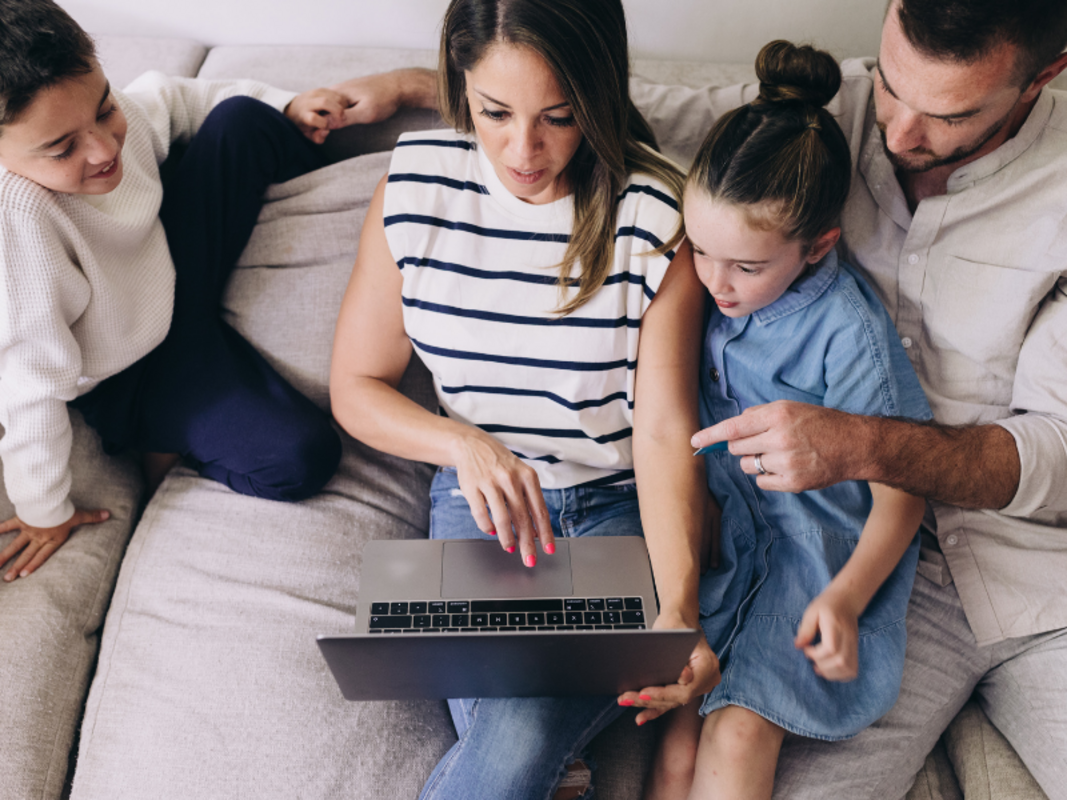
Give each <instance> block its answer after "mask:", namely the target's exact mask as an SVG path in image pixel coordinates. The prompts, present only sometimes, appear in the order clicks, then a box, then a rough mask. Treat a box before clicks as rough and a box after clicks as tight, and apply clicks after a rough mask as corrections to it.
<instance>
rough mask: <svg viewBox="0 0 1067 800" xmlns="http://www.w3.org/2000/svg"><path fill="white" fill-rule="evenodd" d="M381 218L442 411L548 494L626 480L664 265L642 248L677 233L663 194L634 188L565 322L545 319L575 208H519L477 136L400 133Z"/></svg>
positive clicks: (637, 181) (648, 184)
mask: <svg viewBox="0 0 1067 800" xmlns="http://www.w3.org/2000/svg"><path fill="white" fill-rule="evenodd" d="M384 214H385V232H386V238H387V240H388V243H389V248H390V250H391V251H392V254H393V258H394V259H395V260H396V262H397V265H398V266H399V267H400V269H401V271H402V273H403V304H404V328H405V331H406V332H407V335H408V336H409V337H410V339H411V342H412V345H413V346H414V348H415V350H416V352H417V353H418V354H419V356H420V358H422V360H423V362H424V363H425V364H426V366H427V367H428V368H429V370H430V372H431V373H432V374H433V379H434V387H435V389H436V391H437V398H438V401H439V402H440V406H441V413H442V414H444V415H446V416H448V417H450V418H451V419H454V420H458V421H460V422H464V423H467V424H470V425H476V426H477V427H479V428H481V429H482V430H484V431H486V432H487V433H490V434H492V435H493V436H494V437H496V438H497V439H498V440H499V441H501V442H503V443H504V445H505V446H507V447H508V448H509V449H510V450H511V451H512V452H513V453H515V455H517V456H518V457H519V458H521V459H523V461H525V462H526V463H527V464H529V465H530V466H531V467H533V468H534V469H535V470H536V472H537V474H538V477H539V479H540V481H541V485H542V486H543V487H544V488H546V489H561V488H568V487H572V486H578V485H606V484H612V483H625V482H630V481H633V477H634V472H633V454H632V446H631V445H632V426H633V403H634V376H635V372H636V368H637V344H638V335H639V329H640V325H641V317H642V315H643V314H644V312H645V310H646V309H647V308H648V306H649V304H650V303H651V302H652V299H653V298H654V297H655V295H656V291H657V290H658V288H659V285H660V282H661V281H662V280H663V276H664V274H665V273H666V271H667V267H668V266H669V265H670V261H671V259H672V258H673V257H674V252H673V251H671V252H669V253H667V254H666V255H652V254H651V251H652V250H654V249H655V248H656V247H658V246H659V245H660V244H662V242H664V241H667V240H669V239H670V237H671V235H672V234H673V233H674V231H675V230H676V229H677V227H678V225H679V222H680V214H679V208H678V204H677V202H676V201H675V200H674V198H673V197H672V196H671V194H670V191H669V190H668V189H667V187H666V186H664V185H663V184H662V183H660V182H659V181H656V180H654V179H653V178H651V177H650V176H646V175H633V176H631V177H630V179H629V180H628V181H627V184H626V186H625V188H624V191H623V193H622V197H621V201H620V203H619V206H618V212H617V218H616V232H615V256H614V262H613V264H612V267H611V273H610V275H609V277H608V279H607V281H606V282H605V284H604V286H602V287H601V289H600V290H599V291H598V292H597V293H596V294H595V295H594V296H593V297H592V298H591V299H590V300H589V302H587V303H586V304H585V305H583V306H582V307H581V308H579V309H578V310H577V311H575V312H573V313H571V314H569V315H567V316H560V315H559V314H558V313H556V311H555V310H556V309H557V308H559V307H560V306H561V305H562V302H561V297H562V296H561V293H560V287H559V283H558V275H559V264H560V263H561V262H562V261H563V256H564V253H565V252H566V248H567V243H568V241H569V238H570V231H571V229H572V227H573V202H572V198H571V197H569V196H568V197H566V198H563V199H561V200H557V201H556V202H553V203H547V204H544V205H531V204H529V203H526V202H523V201H522V200H519V199H518V198H517V197H515V196H514V195H512V194H511V193H510V192H509V191H508V190H507V189H506V188H505V187H504V186H503V184H502V183H501V182H500V180H499V178H498V177H497V175H496V173H495V171H494V170H493V167H492V164H491V163H490V162H489V160H488V159H487V158H486V156H485V155H484V154H483V153H482V152H481V150H480V148H479V147H478V146H477V139H476V138H475V137H474V136H473V135H465V134H459V133H456V132H454V131H431V132H424V133H409V134H406V135H404V136H402V137H401V138H400V141H399V142H398V143H397V147H396V151H395V153H394V156H393V160H392V164H391V166H390V170H389V182H388V186H387V188H386V192H385V211H384ZM567 291H568V292H573V291H575V289H573V288H571V289H568V290H567Z"/></svg>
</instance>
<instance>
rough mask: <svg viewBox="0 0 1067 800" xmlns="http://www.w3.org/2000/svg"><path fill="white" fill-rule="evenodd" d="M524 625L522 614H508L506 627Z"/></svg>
mask: <svg viewBox="0 0 1067 800" xmlns="http://www.w3.org/2000/svg"><path fill="white" fill-rule="evenodd" d="M525 624H526V615H525V614H522V613H519V614H508V625H525Z"/></svg>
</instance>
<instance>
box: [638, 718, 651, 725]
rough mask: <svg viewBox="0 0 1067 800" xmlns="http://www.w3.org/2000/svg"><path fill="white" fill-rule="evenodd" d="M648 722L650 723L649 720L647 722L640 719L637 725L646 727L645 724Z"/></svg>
mask: <svg viewBox="0 0 1067 800" xmlns="http://www.w3.org/2000/svg"><path fill="white" fill-rule="evenodd" d="M646 722H648V720H645V719H639V720H637V724H638V725H644V724H645V723H646Z"/></svg>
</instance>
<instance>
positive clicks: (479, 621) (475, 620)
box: [471, 614, 489, 628]
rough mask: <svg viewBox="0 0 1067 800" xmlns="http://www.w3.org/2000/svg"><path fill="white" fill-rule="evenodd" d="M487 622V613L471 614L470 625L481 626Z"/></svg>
mask: <svg viewBox="0 0 1067 800" xmlns="http://www.w3.org/2000/svg"><path fill="white" fill-rule="evenodd" d="M488 624H489V615H488V614H471V625H473V626H474V627H476V628H479V627H483V626H485V625H488Z"/></svg>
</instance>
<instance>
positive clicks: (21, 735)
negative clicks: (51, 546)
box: [0, 411, 141, 798]
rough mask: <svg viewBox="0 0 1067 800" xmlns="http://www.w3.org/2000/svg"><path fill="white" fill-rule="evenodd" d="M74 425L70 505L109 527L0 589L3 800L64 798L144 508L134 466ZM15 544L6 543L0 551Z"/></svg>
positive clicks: (2, 503)
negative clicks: (104, 632)
mask: <svg viewBox="0 0 1067 800" xmlns="http://www.w3.org/2000/svg"><path fill="white" fill-rule="evenodd" d="M71 423H72V426H73V428H74V444H73V448H72V452H71V463H72V464H73V465H74V483H73V486H72V488H71V498H72V499H73V500H74V504H75V505H76V506H77V507H78V508H85V509H93V508H106V509H108V510H109V511H110V512H111V518H110V519H109V520H108V521H107V522H103V523H100V524H98V525H90V526H85V527H83V528H80V529H78V530H76V531H75V532H74V533H73V534H72V535H71V537H70V539H68V540H67V542H66V544H64V545H63V546H62V547H60V548H59V550H57V551H56V552H55V553H54V554H53V555H52V557H51V558H49V559H48V561H46V562H45V563H44V564H43V565H42V566H41V567H40V568H39V569H38V570H37V571H36V572H34V573H33V574H32V575H29V576H27V577H25V578H17V579H16V580H15V581H13V582H11V583H0V686H2V687H3V688H2V690H0V691H2V694H0V719H2V720H3V722H2V724H0V764H2V765H3V768H2V769H3V777H2V778H0V785H2V786H3V789H2V791H0V795H3V796H4V797H11V798H22V797H33V798H52V797H58V796H59V795H60V793H61V792H62V790H63V786H64V782H65V781H66V778H67V771H68V766H69V755H70V750H71V745H72V743H73V741H74V738H75V733H76V731H77V729H78V723H79V721H80V720H81V716H82V709H83V707H84V704H85V694H86V692H87V691H88V688H89V679H90V677H91V676H92V668H93V663H94V661H95V660H96V654H97V649H98V647H99V644H100V639H99V637H100V627H101V625H102V624H103V622H104V612H105V611H106V610H107V606H108V601H109V600H110V599H111V590H112V588H113V587H114V585H115V576H116V575H117V573H118V568H119V562H120V560H121V559H122V554H123V551H124V550H125V547H126V542H127V541H128V539H129V537H130V533H131V531H132V530H133V520H134V519H135V517H136V514H137V511H138V503H139V500H140V494H141V478H140V472H139V470H138V469H137V466H136V465H135V464H134V463H133V462H132V461H130V460H129V459H114V458H109V457H108V456H106V455H105V454H104V452H103V450H102V449H101V447H100V439H99V437H97V435H96V433H95V432H94V431H93V430H92V429H90V428H89V427H88V426H87V425H85V423H84V421H83V420H82V417H81V414H80V413H79V412H77V411H72V412H71ZM0 435H3V431H2V429H0ZM2 477H3V473H2V469H0V519H9V518H10V517H12V516H13V515H14V513H15V512H14V509H13V508H12V506H11V503H10V502H9V501H8V499H7V495H6V494H5V493H4V491H3V488H2V487H3V480H2ZM14 538H15V534H14V533H9V534H5V535H3V536H0V549H3V548H4V547H6V546H7V545H8V544H9V543H10V542H11V541H12V540H13V539H14ZM0 566H6V565H0Z"/></svg>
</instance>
